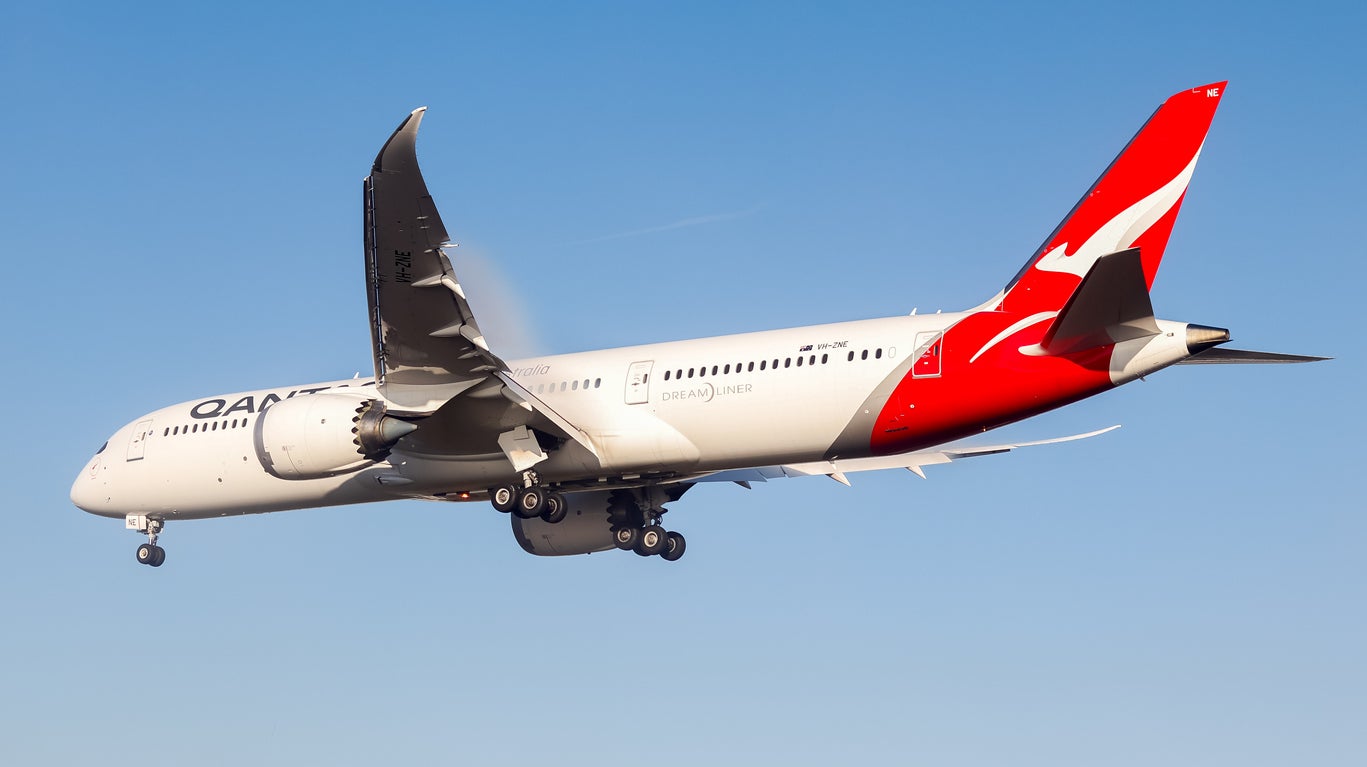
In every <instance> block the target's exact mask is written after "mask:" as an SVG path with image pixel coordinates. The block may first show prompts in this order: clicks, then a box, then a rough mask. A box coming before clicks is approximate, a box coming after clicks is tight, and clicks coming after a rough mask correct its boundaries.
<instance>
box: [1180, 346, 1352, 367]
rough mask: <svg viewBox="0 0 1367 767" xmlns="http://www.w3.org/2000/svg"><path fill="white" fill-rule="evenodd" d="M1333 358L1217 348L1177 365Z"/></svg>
mask: <svg viewBox="0 0 1367 767" xmlns="http://www.w3.org/2000/svg"><path fill="white" fill-rule="evenodd" d="M1331 359H1333V357H1307V356H1305V355H1301V354H1277V353H1276V352H1251V351H1245V350H1243V349H1225V348H1223V347H1216V348H1213V349H1206V350H1205V351H1203V352H1201V353H1199V354H1193V355H1192V356H1190V357H1187V358H1186V359H1184V360H1182V361H1181V362H1179V363H1177V364H1178V365H1284V364H1287V363H1293V362H1323V361H1324V360H1331Z"/></svg>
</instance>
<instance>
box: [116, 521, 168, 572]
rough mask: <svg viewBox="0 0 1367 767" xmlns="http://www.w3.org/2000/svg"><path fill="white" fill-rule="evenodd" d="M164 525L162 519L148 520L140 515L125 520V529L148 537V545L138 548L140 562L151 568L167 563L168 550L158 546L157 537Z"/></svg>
mask: <svg viewBox="0 0 1367 767" xmlns="http://www.w3.org/2000/svg"><path fill="white" fill-rule="evenodd" d="M163 524H164V523H163V522H162V521H161V520H160V519H148V518H147V517H145V516H142V515H139V514H133V515H130V516H128V517H126V518H125V519H124V527H126V528H128V529H129V530H137V531H138V532H140V533H143V534H144V535H146V536H147V543H144V544H143V545H141V546H139V547H138V562H139V563H140V564H144V565H147V566H149V567H161V563H162V562H165V561H166V549H163V548H162V547H160V546H158V545H157V535H158V534H159V533H161V528H162V525H163Z"/></svg>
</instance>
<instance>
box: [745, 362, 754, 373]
mask: <svg viewBox="0 0 1367 767" xmlns="http://www.w3.org/2000/svg"><path fill="white" fill-rule="evenodd" d="M745 372H747V373H753V372H755V363H753V362H751V363H750V364H749V365H747V366H746V368H745Z"/></svg>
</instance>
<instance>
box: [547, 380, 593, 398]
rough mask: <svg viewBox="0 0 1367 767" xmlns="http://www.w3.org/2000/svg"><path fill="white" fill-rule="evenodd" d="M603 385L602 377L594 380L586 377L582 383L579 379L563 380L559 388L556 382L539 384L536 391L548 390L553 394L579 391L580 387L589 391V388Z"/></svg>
mask: <svg viewBox="0 0 1367 767" xmlns="http://www.w3.org/2000/svg"><path fill="white" fill-rule="evenodd" d="M590 384H592V386H590ZM602 385H603V379H601V378H595V379H593V380H592V381H590V380H589V379H587V378H585V379H584V380H583V382H582V383H581V382H579V381H561V382H560V384H559V388H558V389H557V388H556V384H553V383H552V384H537V385H536V393H537V394H545V393H546V392H551V393H552V394H554V393H555V392H556V391H579V390H580V389H583V390H584V391H588V390H589V389H597V388H599V387H601V386H602Z"/></svg>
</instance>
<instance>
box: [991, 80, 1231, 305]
mask: <svg viewBox="0 0 1367 767" xmlns="http://www.w3.org/2000/svg"><path fill="white" fill-rule="evenodd" d="M1224 92H1225V83H1223V82H1219V83H1211V84H1210V85H1203V86H1201V87H1199V88H1192V89H1191V90H1187V91H1182V92H1181V93H1178V94H1175V95H1174V96H1172V97H1171V98H1169V99H1168V100H1167V101H1165V102H1163V105H1162V106H1161V107H1159V108H1158V111H1157V112H1154V114H1153V116H1152V117H1150V118H1149V121H1148V122H1146V123H1144V127H1142V128H1140V129H1139V133H1137V134H1135V137H1134V138H1133V139H1131V140H1130V143H1129V144H1128V145H1126V147H1125V149H1124V150H1122V151H1121V152H1120V155H1119V156H1118V157H1116V158H1115V160H1113V161H1112V162H1111V165H1110V167H1108V168H1107V169H1106V171H1105V172H1104V173H1102V174H1101V178H1099V179H1097V180H1096V182H1095V183H1094V184H1092V188H1091V189H1088V190H1087V194H1085V195H1083V197H1082V199H1081V200H1079V201H1078V203H1077V205H1075V206H1073V210H1072V211H1071V212H1070V213H1069V214H1068V215H1067V216H1066V217H1065V218H1064V219H1063V221H1062V222H1061V223H1060V224H1059V225H1058V228H1057V229H1055V230H1054V233H1053V234H1051V235H1049V239H1047V240H1045V242H1044V244H1043V245H1041V246H1040V248H1039V250H1037V251H1035V254H1034V255H1033V256H1031V257H1030V260H1029V261H1028V262H1026V264H1025V267H1024V268H1023V269H1021V271H1020V273H1019V274H1017V275H1016V277H1015V279H1014V280H1012V282H1011V284H1010V285H1008V286H1007V288H1006V290H1005V292H1004V294H1003V296H1002V298H1001V301H1000V305H999V308H1001V309H1003V310H1006V311H1011V312H1020V313H1026V314H1028V313H1033V312H1040V311H1051V310H1057V309H1061V308H1062V307H1063V305H1064V303H1066V302H1067V301H1068V298H1069V296H1071V295H1072V294H1073V291H1074V290H1075V289H1076V288H1077V286H1078V283H1079V282H1081V280H1082V277H1083V275H1085V274H1086V273H1087V270H1088V269H1090V268H1091V266H1092V264H1093V263H1095V262H1096V260H1097V259H1098V258H1100V257H1101V256H1104V255H1106V254H1108V253H1114V252H1116V251H1120V250H1127V249H1129V248H1139V249H1140V253H1141V254H1142V264H1143V270H1144V282H1145V285H1146V286H1148V287H1152V286H1153V278H1154V275H1155V274H1156V273H1157V272H1158V264H1159V263H1160V262H1161V261H1162V260H1163V250H1164V248H1165V247H1166V246H1167V244H1168V235H1169V234H1171V233H1172V225H1173V223H1174V222H1176V220H1177V211H1178V209H1179V208H1181V207H1182V198H1183V197H1184V196H1185V195H1186V191H1187V183H1188V182H1189V181H1190V180H1191V174H1192V172H1193V171H1194V170H1195V169H1196V158H1197V157H1199V156H1200V154H1201V145H1202V144H1203V143H1204V142H1205V139H1206V131H1208V130H1209V129H1210V121H1211V119H1212V118H1213V117H1214V116H1215V108H1216V107H1217V106H1219V104H1220V97H1221V96H1223V95H1224Z"/></svg>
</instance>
